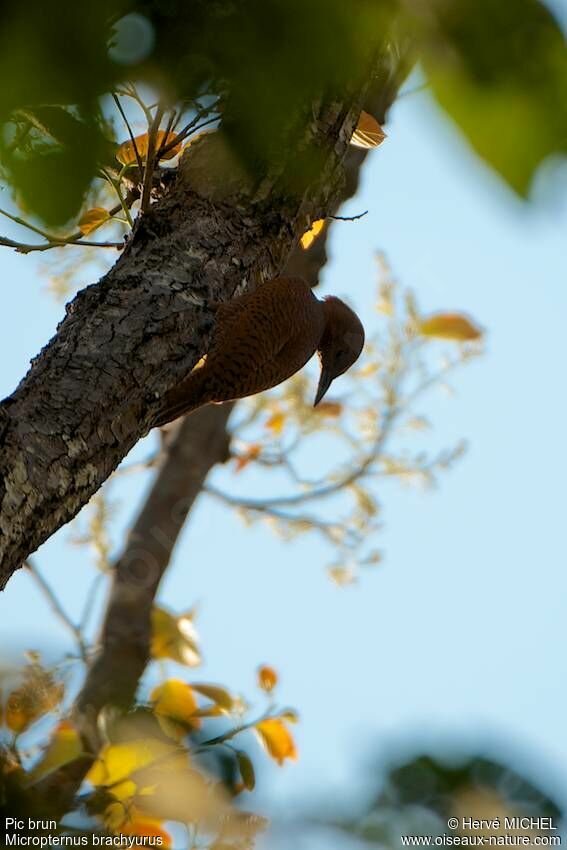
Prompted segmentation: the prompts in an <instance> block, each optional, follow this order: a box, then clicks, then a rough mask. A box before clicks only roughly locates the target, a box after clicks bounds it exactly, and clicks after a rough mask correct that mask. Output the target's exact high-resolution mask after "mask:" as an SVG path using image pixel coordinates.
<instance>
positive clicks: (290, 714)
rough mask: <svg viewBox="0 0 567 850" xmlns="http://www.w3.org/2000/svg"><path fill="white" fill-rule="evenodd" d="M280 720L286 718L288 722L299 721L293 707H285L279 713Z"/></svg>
mask: <svg viewBox="0 0 567 850" xmlns="http://www.w3.org/2000/svg"><path fill="white" fill-rule="evenodd" d="M280 717H281V719H282V720H287V722H288V723H299V714H298V713H297V711H295V709H293V708H286V709H285V711H282V713H281V714H280Z"/></svg>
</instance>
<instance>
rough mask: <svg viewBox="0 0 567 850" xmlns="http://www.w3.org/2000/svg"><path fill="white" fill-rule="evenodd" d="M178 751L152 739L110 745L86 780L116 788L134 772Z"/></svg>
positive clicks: (172, 745)
mask: <svg viewBox="0 0 567 850" xmlns="http://www.w3.org/2000/svg"><path fill="white" fill-rule="evenodd" d="M177 751H178V748H177V747H176V746H175V745H174V744H167V743H164V742H163V741H158V740H155V739H152V738H140V739H138V740H135V741H128V742H127V743H124V744H108V745H107V746H105V747H104V748H103V749H102V750H101V752H100V753H99V756H98V758H97V760H96V761H95V763H94V764H93V766H92V767H91V769H90V770H89V772H88V773H87V776H86V779H87V781H88V782H90V783H91V784H92V785H103V786H110V785H112V786H114V785H116V784H118V783H119V782H122V781H123V780H125V779H129V778H130V776H131V774H132V773H134V771H137V770H140V769H141V768H143V767H147V766H148V765H150V764H152V763H153V762H155V761H156V760H157V759H160V760H163V759H164V757H166V756H169V755H171V756H173V755H174V754H175V753H176V752H177Z"/></svg>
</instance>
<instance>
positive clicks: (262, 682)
mask: <svg viewBox="0 0 567 850" xmlns="http://www.w3.org/2000/svg"><path fill="white" fill-rule="evenodd" d="M277 683H278V674H277V673H276V671H275V670H274V668H273V667H268V666H267V664H264V665H262V667H259V668H258V685H259V686H260V687H261V688H262V690H263V691H266V693H267V694H269V693H270V691H273V689H274V688H275V687H276V685H277Z"/></svg>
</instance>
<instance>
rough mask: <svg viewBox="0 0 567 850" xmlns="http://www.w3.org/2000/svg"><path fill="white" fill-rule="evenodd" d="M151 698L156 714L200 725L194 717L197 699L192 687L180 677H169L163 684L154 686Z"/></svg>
mask: <svg viewBox="0 0 567 850" xmlns="http://www.w3.org/2000/svg"><path fill="white" fill-rule="evenodd" d="M150 699H151V701H152V703H153V707H154V712H155V714H156V715H161V716H162V717H167V718H169V719H170V720H179V721H180V722H181V723H184V724H187V725H193V726H196V727H197V726H199V725H200V724H199V722H198V721H197V720H195V719H194V714H195V712H196V711H197V709H198V705H197V700H196V699H195V695H194V693H193V691H192V689H191V687H190V686H189V685H188V684H187V683H186V682H182V681H181V680H180V679H168V680H167V681H166V682H164V683H163V684H162V685H158V687H157V688H154V689H153V691H152V693H151V696H150Z"/></svg>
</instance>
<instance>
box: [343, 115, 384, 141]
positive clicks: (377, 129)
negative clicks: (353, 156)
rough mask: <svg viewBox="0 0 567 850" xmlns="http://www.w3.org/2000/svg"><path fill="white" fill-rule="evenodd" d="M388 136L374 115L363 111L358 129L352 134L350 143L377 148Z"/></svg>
mask: <svg viewBox="0 0 567 850" xmlns="http://www.w3.org/2000/svg"><path fill="white" fill-rule="evenodd" d="M385 138H386V133H385V132H384V130H383V129H382V127H381V126H380V124H379V123H378V121H377V120H376V118H374V117H373V116H372V115H370V114H369V113H368V112H364V111H362V112H361V113H360V118H359V119H358V124H357V125H356V130H355V131H354V133H353V134H352V137H351V140H350V143H351V145H354V146H355V147H356V148H365V149H367V150H368V149H369V148H377V147H378V145H380V144H382V142H383V141H384V139H385Z"/></svg>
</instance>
